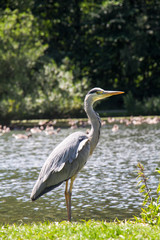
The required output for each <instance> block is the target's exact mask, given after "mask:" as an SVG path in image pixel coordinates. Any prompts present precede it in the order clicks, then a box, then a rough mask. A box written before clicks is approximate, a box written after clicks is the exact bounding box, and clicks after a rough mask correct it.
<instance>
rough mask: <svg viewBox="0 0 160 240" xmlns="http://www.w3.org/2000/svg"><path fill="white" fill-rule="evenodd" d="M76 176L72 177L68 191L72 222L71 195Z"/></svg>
mask: <svg viewBox="0 0 160 240" xmlns="http://www.w3.org/2000/svg"><path fill="white" fill-rule="evenodd" d="M75 178H76V175H75V176H73V177H72V178H71V182H70V187H69V192H68V209H69V211H68V221H69V222H71V196H72V187H73V182H74V180H75Z"/></svg>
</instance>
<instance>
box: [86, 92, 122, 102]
mask: <svg viewBox="0 0 160 240" xmlns="http://www.w3.org/2000/svg"><path fill="white" fill-rule="evenodd" d="M122 93H124V92H121V91H105V90H103V89H102V88H93V89H91V90H90V91H89V92H88V93H87V95H86V100H89V101H90V102H91V103H94V102H96V101H98V100H100V99H104V98H108V97H111V96H114V95H118V94H122Z"/></svg>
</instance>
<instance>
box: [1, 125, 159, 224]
mask: <svg viewBox="0 0 160 240" xmlns="http://www.w3.org/2000/svg"><path fill="white" fill-rule="evenodd" d="M111 129H112V125H107V126H104V127H103V128H102V133H101V138H100V142H99V144H98V146H97V148H96V150H95V152H94V153H93V155H92V157H91V158H90V159H89V160H88V162H87V164H86V166H85V167H84V168H83V170H82V171H81V172H80V173H79V175H78V177H77V179H76V180H75V183H74V188H73V195H72V217H73V220H74V221H77V220H80V219H86V220H88V219H106V220H113V219H115V218H116V217H118V218H119V219H123V218H129V217H132V216H133V215H136V214H138V213H139V210H140V207H141V202H142V199H141V196H140V194H139V193H138V189H137V187H136V185H137V181H136V172H135V171H136V165H137V162H141V163H142V164H144V166H145V170H146V174H147V175H148V176H149V177H150V185H151V187H152V189H153V191H155V190H156V187H157V185H158V176H157V175H156V174H154V171H155V168H156V167H160V161H159V160H160V139H159V136H160V124H157V125H145V124H144V125H141V126H129V127H126V126H124V125H119V130H118V131H117V132H112V131H111ZM81 130H82V131H85V129H81ZM72 131H74V130H71V129H62V131H61V132H60V133H58V134H57V135H52V136H46V135H45V134H44V133H39V134H35V135H33V136H32V138H29V139H27V140H23V139H19V140H15V139H14V138H13V137H12V133H13V132H12V133H8V134H5V135H3V136H1V137H0V152H1V155H0V181H1V191H0V215H1V218H0V223H13V222H33V221H44V220H49V221H50V220H51V221H62V220H66V219H67V214H66V206H65V198H64V187H65V186H64V184H63V185H61V186H60V187H58V188H56V189H55V190H54V191H51V192H50V193H47V194H46V195H44V196H42V197H41V198H40V199H38V200H37V201H35V202H31V201H30V199H29V196H30V193H31V190H32V188H33V185H34V183H35V181H36V179H37V177H38V174H39V171H40V169H41V167H42V165H43V162H44V161H45V159H46V158H47V156H48V154H49V153H50V152H51V151H52V149H53V148H54V147H55V145H56V144H57V143H59V142H60V141H62V139H64V137H66V136H67V135H68V134H69V133H71V132H72Z"/></svg>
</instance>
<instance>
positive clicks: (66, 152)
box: [39, 132, 90, 182]
mask: <svg viewBox="0 0 160 240" xmlns="http://www.w3.org/2000/svg"><path fill="white" fill-rule="evenodd" d="M88 142H89V139H88V137H87V135H85V134H82V133H79V132H76V133H73V134H71V135H69V136H68V137H67V138H66V139H64V140H63V141H62V142H61V143H60V144H59V145H58V146H57V147H56V148H55V149H54V150H53V151H52V153H51V154H50V156H49V157H48V159H47V160H46V162H45V163H44V165H43V167H42V169H41V172H40V174H39V178H40V179H41V180H42V181H43V182H44V181H46V180H47V178H48V177H49V176H50V174H51V173H53V172H60V171H61V170H62V169H63V167H64V166H65V164H66V163H67V162H69V163H72V162H73V161H74V160H75V159H76V158H77V157H78V155H79V153H80V152H81V151H82V149H84V147H87V149H86V151H87V157H88V155H89V148H90V145H89V144H87V143H88Z"/></svg>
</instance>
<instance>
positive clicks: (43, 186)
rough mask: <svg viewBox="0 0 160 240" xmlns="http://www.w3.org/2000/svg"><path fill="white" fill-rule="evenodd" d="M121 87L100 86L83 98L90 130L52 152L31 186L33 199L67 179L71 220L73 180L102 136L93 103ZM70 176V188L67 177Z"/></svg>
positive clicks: (67, 200) (65, 141) (112, 93)
mask: <svg viewBox="0 0 160 240" xmlns="http://www.w3.org/2000/svg"><path fill="white" fill-rule="evenodd" d="M121 93H123V92H119V91H105V90H103V89H101V88H94V89H91V90H90V91H89V92H88V93H87V95H86V97H85V100H84V109H85V111H86V113H87V116H88V118H89V120H90V122H91V131H90V133H89V134H88V135H87V134H85V133H83V132H75V133H72V134H71V135H69V136H68V137H67V138H65V139H64V140H63V141H62V142H61V143H60V144H59V145H58V146H57V147H56V148H55V149H54V150H53V151H52V153H51V154H50V156H49V157H48V158H47V160H46V162H45V163H44V165H43V167H42V169H41V171H40V174H39V177H38V180H37V182H36V184H35V186H34V188H33V190H32V193H31V199H32V201H34V200H36V199H38V198H39V197H40V196H42V195H43V194H45V193H47V192H48V191H51V190H52V189H54V188H56V187H58V186H59V185H61V184H62V183H63V182H64V181H66V190H65V197H66V204H67V213H68V220H69V221H71V193H72V186H73V181H74V179H75V177H76V175H77V173H78V172H79V171H80V170H81V169H82V168H83V166H84V165H85V163H86V161H87V159H88V157H89V156H90V155H91V154H92V152H93V151H94V149H95V147H96V145H97V143H98V140H99V136H100V128H101V121H100V117H99V115H98V114H97V113H96V112H95V111H94V110H93V103H94V102H95V101H98V100H100V99H103V98H107V97H110V96H112V95H117V94H121ZM69 179H71V184H70V188H69V190H68V180H69Z"/></svg>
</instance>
